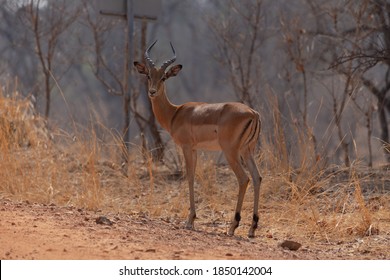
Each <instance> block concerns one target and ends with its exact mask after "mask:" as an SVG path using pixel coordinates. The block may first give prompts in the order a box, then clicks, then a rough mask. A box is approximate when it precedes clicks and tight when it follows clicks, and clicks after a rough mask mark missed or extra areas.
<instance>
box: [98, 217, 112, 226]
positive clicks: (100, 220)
mask: <svg viewBox="0 0 390 280" xmlns="http://www.w3.org/2000/svg"><path fill="white" fill-rule="evenodd" d="M96 223H97V224H99V225H109V226H112V225H113V222H111V221H110V220H109V219H108V218H106V217H104V216H100V217H98V218H96Z"/></svg>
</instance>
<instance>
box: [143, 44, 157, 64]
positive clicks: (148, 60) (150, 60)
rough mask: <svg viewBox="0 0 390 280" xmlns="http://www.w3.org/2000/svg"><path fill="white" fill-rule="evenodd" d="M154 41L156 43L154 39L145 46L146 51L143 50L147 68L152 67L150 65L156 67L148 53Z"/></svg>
mask: <svg viewBox="0 0 390 280" xmlns="http://www.w3.org/2000/svg"><path fill="white" fill-rule="evenodd" d="M156 43H157V40H156V41H154V43H153V44H151V45H150V46H149V48H147V50H146V52H145V60H146V62H147V64H148V66H149V68H152V67H153V68H154V67H156V64H154V62H153V60H152V59H151V58H150V55H149V52H150V50H151V49H152V48H153V46H154V45H155V44H156Z"/></svg>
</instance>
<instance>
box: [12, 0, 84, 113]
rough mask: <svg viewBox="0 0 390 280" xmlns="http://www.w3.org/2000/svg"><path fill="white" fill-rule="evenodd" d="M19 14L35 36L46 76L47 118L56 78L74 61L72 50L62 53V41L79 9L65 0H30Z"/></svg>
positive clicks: (38, 54)
mask: <svg viewBox="0 0 390 280" xmlns="http://www.w3.org/2000/svg"><path fill="white" fill-rule="evenodd" d="M19 15H20V19H21V20H22V22H23V23H24V24H25V26H27V28H28V29H29V30H30V32H31V33H32V35H33V37H34V42H35V53H36V55H37V57H38V59H39V62H40V65H41V68H42V73H43V79H44V94H45V101H46V104H45V110H44V115H45V118H46V119H47V118H48V117H49V114H50V101H51V93H52V89H53V85H54V83H53V79H56V80H59V79H60V78H61V77H62V76H63V75H64V73H66V72H67V71H68V70H69V68H70V66H71V64H72V63H71V62H70V59H69V54H67V55H64V56H62V55H61V54H62V53H63V50H61V46H60V43H59V41H60V39H61V38H62V36H64V33H65V31H67V30H68V29H69V27H70V26H71V25H72V24H73V23H74V22H75V21H76V20H77V18H78V16H79V10H78V8H74V7H72V6H71V5H69V1H66V0H60V1H46V2H45V3H44V4H43V2H41V1H40V0H30V1H29V3H28V4H27V5H26V6H25V7H24V13H19ZM68 40H69V38H68Z"/></svg>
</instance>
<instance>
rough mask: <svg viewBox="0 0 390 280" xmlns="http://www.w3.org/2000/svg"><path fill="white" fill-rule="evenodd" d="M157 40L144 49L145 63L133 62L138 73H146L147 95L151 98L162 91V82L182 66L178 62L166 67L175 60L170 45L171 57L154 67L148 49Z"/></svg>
mask: <svg viewBox="0 0 390 280" xmlns="http://www.w3.org/2000/svg"><path fill="white" fill-rule="evenodd" d="M156 42H157V40H156V41H154V43H153V44H151V45H150V46H149V47H148V49H147V50H146V51H145V61H146V65H145V64H143V63H140V62H138V61H135V62H134V66H135V67H136V68H137V71H138V73H140V74H143V75H146V76H147V77H148V92H149V97H151V98H153V97H155V96H157V95H159V94H160V93H162V92H163V89H164V82H165V81H166V80H167V79H169V78H170V77H174V76H176V75H177V74H178V73H179V72H180V70H181V68H182V67H183V66H182V65H180V64H177V65H174V66H172V67H171V68H169V69H168V70H167V68H168V67H169V66H170V65H171V64H172V63H173V62H175V60H176V53H175V49H174V48H173V46H172V43H171V48H172V52H173V57H172V58H171V59H169V60H167V61H165V62H164V63H163V64H162V65H161V67H160V68H159V67H156V65H155V63H154V62H153V60H152V59H151V58H150V54H149V52H150V50H151V49H152V48H153V46H154V45H155V44H156Z"/></svg>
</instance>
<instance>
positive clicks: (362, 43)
mask: <svg viewBox="0 0 390 280" xmlns="http://www.w3.org/2000/svg"><path fill="white" fill-rule="evenodd" d="M308 2H309V3H310V5H311V7H312V9H313V11H314V13H315V14H317V15H319V16H318V24H317V30H315V31H314V32H315V33H316V34H317V36H320V37H321V38H322V41H323V42H326V41H327V46H328V48H327V51H326V52H324V57H325V58H326V59H327V60H328V61H329V62H330V64H331V67H332V69H335V70H336V71H337V72H339V73H340V68H342V66H343V65H345V64H350V65H351V67H352V69H353V71H352V72H350V73H349V74H353V75H354V76H355V77H357V78H358V79H360V81H361V83H362V85H364V86H365V88H366V89H367V90H368V91H369V92H370V93H371V94H372V95H373V96H374V97H375V98H376V100H377V106H376V107H377V110H378V120H379V124H380V129H381V135H380V139H381V141H382V143H383V147H384V154H385V157H386V159H387V161H388V162H390V146H389V142H390V138H389V114H390V95H389V91H390V60H389V57H390V51H389V50H390V1H387V0H359V1H346V2H337V3H333V4H332V5H333V6H332V5H330V4H329V3H325V2H323V3H321V2H320V3H314V1H308ZM324 11H326V12H324ZM321 15H322V16H321ZM371 110H372V106H371V105H370V106H368V107H367V109H366V110H365V111H366V114H369V115H371V114H372V113H369V112H371Z"/></svg>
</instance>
